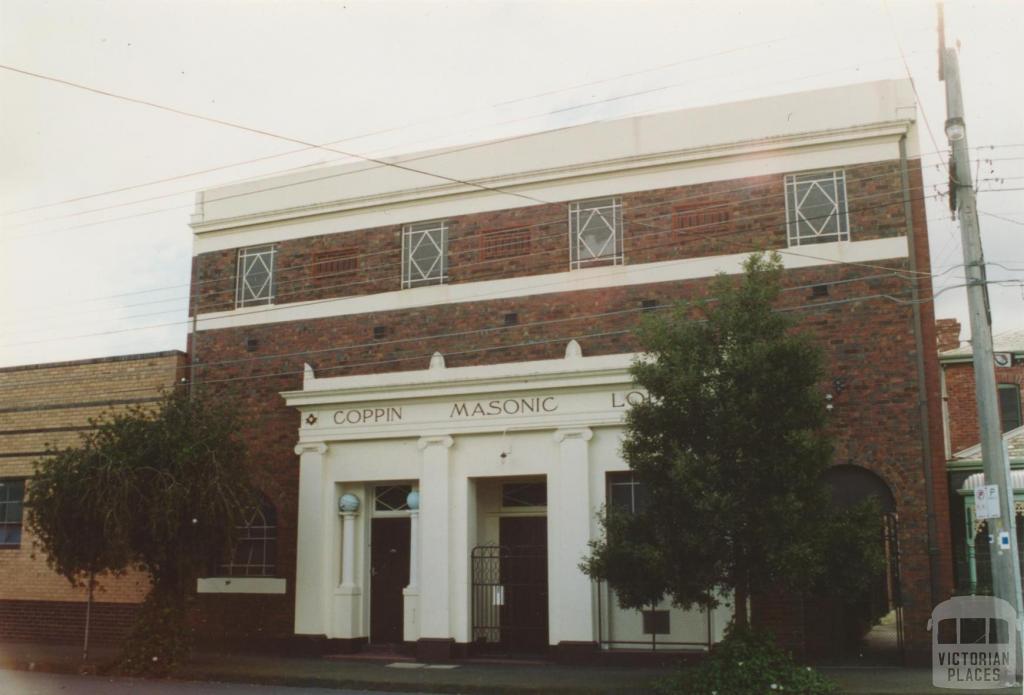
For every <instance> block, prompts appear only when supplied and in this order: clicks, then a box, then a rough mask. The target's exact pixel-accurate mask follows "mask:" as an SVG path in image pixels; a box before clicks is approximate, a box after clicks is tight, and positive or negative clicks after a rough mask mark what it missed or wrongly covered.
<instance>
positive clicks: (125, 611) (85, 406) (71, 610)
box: [0, 350, 185, 641]
mask: <svg viewBox="0 0 1024 695" xmlns="http://www.w3.org/2000/svg"><path fill="white" fill-rule="evenodd" d="M184 365H185V354H184V353H182V352H179V351H177V350H170V351H166V352H155V353H148V354H141V355H123V356H119V357H103V358H98V359H88V360H76V361H73V362H50V363H47V364H33V365H26V366H20V367H4V368H2V369H0V639H18V640H38V641H77V640H81V639H82V635H83V633H84V630H85V612H86V606H85V600H86V591H85V589H84V588H75V587H73V586H71V584H70V583H69V582H68V581H67V580H66V579H64V578H63V577H61V576H60V575H58V574H57V573H56V572H53V571H52V570H51V569H49V567H48V566H47V564H46V556H45V555H44V554H43V553H42V552H41V551H40V549H39V547H38V543H37V541H36V539H35V538H34V537H33V535H32V533H31V531H30V530H29V529H28V527H27V525H26V516H25V511H24V502H25V499H26V497H27V496H30V495H31V493H32V480H31V478H32V474H33V471H34V465H35V462H36V461H39V460H40V459H42V458H43V457H44V456H45V454H46V452H47V450H48V449H47V447H56V448H63V447H67V446H75V445H76V444H77V443H78V442H79V441H80V435H81V434H82V433H84V432H88V431H90V430H92V429H93V428H94V426H95V421H96V420H97V419H100V418H102V417H103V416H104V415H108V414H111V413H115V412H119V411H120V412H123V411H125V410H126V409H129V408H133V407H142V408H146V407H150V406H152V405H153V404H154V403H155V402H156V401H157V400H158V399H159V398H160V396H161V394H162V393H164V392H165V391H166V390H168V389H171V388H174V386H175V384H177V383H179V380H180V379H182V378H183V377H184V374H185V372H184ZM148 591H149V578H148V577H147V576H146V575H145V574H142V573H139V572H130V573H128V574H126V575H124V576H120V577H115V578H111V577H104V578H102V579H101V581H100V586H99V589H98V590H97V591H96V595H95V605H94V606H93V610H92V615H91V620H90V623H91V627H90V633H91V638H92V639H93V640H94V641H95V640H99V641H110V640H116V639H119V638H121V637H122V636H124V635H125V634H126V632H127V630H128V628H129V626H130V625H131V622H132V619H133V617H134V614H135V610H136V608H137V607H138V604H139V602H140V601H142V599H143V598H144V597H145V595H146V593H147V592H148Z"/></svg>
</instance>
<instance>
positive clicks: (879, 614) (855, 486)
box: [822, 464, 903, 663]
mask: <svg viewBox="0 0 1024 695" xmlns="http://www.w3.org/2000/svg"><path fill="white" fill-rule="evenodd" d="M822 479H823V481H824V482H825V484H826V485H827V486H828V489H829V492H830V495H831V502H832V506H833V508H834V509H839V510H842V509H849V508H851V507H853V506H856V505H858V504H860V503H862V502H864V501H865V500H867V499H874V500H875V502H876V503H877V506H878V509H879V512H880V518H879V524H878V542H879V544H880V548H881V551H882V553H883V555H884V557H885V565H884V569H883V570H882V571H881V572H879V574H878V577H877V579H876V580H875V581H874V582H873V583H872V585H871V587H870V588H869V590H868V591H866V592H865V593H864V595H862V596H857V597H847V600H846V601H840V602H834V604H833V606H832V610H833V616H834V620H833V622H834V623H837V624H834V626H833V628H834V633H833V634H834V638H833V642H834V644H833V645H832V648H833V653H834V654H836V655H837V656H840V657H850V656H855V657H856V659H857V660H858V662H861V663H890V662H891V663H900V662H901V661H902V656H903V607H902V599H901V593H900V545H899V516H898V514H897V512H896V499H895V497H894V496H893V494H892V491H891V490H890V488H889V486H888V485H887V484H886V482H885V481H884V480H882V478H881V477H879V476H878V475H877V474H875V473H873V472H871V471H869V470H867V469H866V468H863V467H861V466H856V465H852V464H843V465H838V466H833V467H831V468H829V469H828V470H827V471H826V472H825V473H824V474H823V476H822ZM836 628H838V629H836Z"/></svg>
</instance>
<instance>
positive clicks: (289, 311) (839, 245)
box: [189, 236, 907, 332]
mask: <svg viewBox="0 0 1024 695" xmlns="http://www.w3.org/2000/svg"><path fill="white" fill-rule="evenodd" d="M778 252H779V254H780V255H781V256H782V259H783V262H784V263H785V266H786V268H791V269H796V268H809V267H813V266H819V265H835V264H839V263H865V262H872V261H882V260H887V259H892V258H905V257H906V256H907V238H906V237H903V236H900V237H891V238H888V239H871V240H868V241H839V242H833V243H830V244H815V245H813V246H799V247H796V248H789V249H779V250H778ZM749 256H750V253H749V252H748V253H734V254H728V255H721V256H703V257H700V258H681V259H676V260H671V261H658V262H656V263H638V264H635V265H620V266H605V267H601V268H585V269H582V270H573V271H566V272H562V273H549V274H545V275H528V276H524V277H514V278H503V279H500V280H485V281H481V282H465V283H456V284H454V285H431V286H429V287H414V288H412V289H407V290H396V291H393V292H381V293H378V294H369V295H361V296H357V297H338V298H332V299H322V300H314V301H309V302H294V303H291V304H281V305H270V306H253V307H243V308H240V309H234V310H232V311H219V312H210V313H208V314H200V315H199V317H198V319H197V324H198V330H199V331H210V330H217V329H222V328H238V327H241V326H256V325H261V324H268V323H281V322H284V321H311V320H315V319H322V318H330V317H335V316H351V315H355V314H366V313H370V312H384V311H399V310H404V309H416V308H420V307H427V306H436V305H440V304H462V303H466V302H480V301H489V300H494V299H510V298H515V297H530V296H534V295H541V294H555V293H559V292H578V291H582V290H594V289H601V288H605V287H623V286H627V285H647V284H651V283H658V282H673V281H679V280H696V279H701V278H707V277H711V276H713V275H715V274H716V273H729V274H736V273H740V272H742V270H743V262H744V261H745V260H746V259H747V258H748V257H749ZM192 330H193V327H192V323H191V322H190V323H189V331H190V332H191V331H192Z"/></svg>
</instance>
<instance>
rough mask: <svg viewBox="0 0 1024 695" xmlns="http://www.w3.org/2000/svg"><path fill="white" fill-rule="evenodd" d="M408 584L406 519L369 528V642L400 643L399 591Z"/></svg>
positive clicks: (376, 522)
mask: <svg viewBox="0 0 1024 695" xmlns="http://www.w3.org/2000/svg"><path fill="white" fill-rule="evenodd" d="M408 584H409V519H388V518H384V519H374V520H373V521H372V522H371V526H370V641H371V642H372V643H374V644H397V643H399V642H401V641H402V622H403V621H402V613H403V610H402V605H403V601H402V589H404V588H405V587H406V586H407V585H408Z"/></svg>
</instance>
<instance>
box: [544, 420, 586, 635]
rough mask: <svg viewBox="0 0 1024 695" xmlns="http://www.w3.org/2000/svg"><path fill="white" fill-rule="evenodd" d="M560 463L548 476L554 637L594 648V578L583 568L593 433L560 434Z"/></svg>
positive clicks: (550, 615) (550, 631)
mask: <svg viewBox="0 0 1024 695" xmlns="http://www.w3.org/2000/svg"><path fill="white" fill-rule="evenodd" d="M554 436H555V442H557V443H558V446H559V457H558V460H557V461H556V463H555V465H554V466H553V467H552V468H551V474H550V475H549V476H548V625H549V628H548V636H549V642H550V643H551V644H558V643H560V642H594V641H595V639H596V637H595V632H594V630H595V627H594V598H593V583H592V582H591V580H590V577H588V576H587V575H585V574H583V572H582V571H581V570H580V568H579V564H580V561H581V560H582V559H583V558H584V557H585V556H586V554H587V551H588V546H587V543H588V541H589V540H590V520H591V516H593V514H594V510H593V509H592V505H591V502H590V465H589V456H588V444H587V442H589V441H590V439H591V437H593V432H591V431H590V428H588V427H583V428H578V429H560V430H557V431H556V432H555V435H554Z"/></svg>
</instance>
